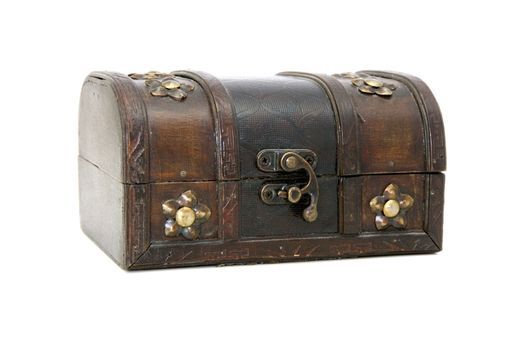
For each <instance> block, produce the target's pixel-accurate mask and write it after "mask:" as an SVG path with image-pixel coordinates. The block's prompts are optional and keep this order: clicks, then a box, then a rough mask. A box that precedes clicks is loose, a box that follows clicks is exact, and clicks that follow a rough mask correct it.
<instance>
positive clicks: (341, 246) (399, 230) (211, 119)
mask: <svg viewBox="0 0 525 350" xmlns="http://www.w3.org/2000/svg"><path fill="white" fill-rule="evenodd" d="M79 141H80V149H79V182H80V214H81V226H82V229H83V231H84V232H85V233H86V234H87V235H88V236H89V237H91V239H92V240H93V241H94V242H96V243H97V244H98V245H99V246H100V248H102V249H103V250H104V251H105V252H106V253H107V254H108V255H109V256H110V257H111V258H112V259H113V260H115V261H116V262H117V263H118V264H119V265H120V266H122V267H123V268H125V269H148V268H162V267H183V266H195V265H222V264H237V263H241V264H243V263H260V262H280V261H302V260H315V259H327V258H345V257H358V256H370V255H387V254H402V253H432V252H436V251H439V250H441V242H442V222H443V199H444V175H443V174H442V173H441V172H442V171H444V170H445V161H446V160H445V138H444V130H443V123H442V118H441V114H440V111H439V107H438V105H437V103H436V101H435V99H434V97H433V95H432V93H431V92H430V90H429V88H428V87H427V86H426V85H425V84H424V83H423V82H422V81H421V80H419V79H418V78H415V77H413V76H410V75H406V74H400V73H392V72H382V71H362V72H358V73H355V74H354V73H342V74H335V75H323V74H309V73H300V72H285V73H280V74H278V75H276V76H275V77H270V78H261V79H221V80H219V79H217V78H215V77H214V76H212V75H210V74H207V73H202V72H195V71H175V72H171V73H159V72H149V73H145V74H130V75H129V76H127V75H122V74H118V73H109V72H94V73H92V74H90V75H89V76H88V77H87V79H86V81H85V83H84V85H83V88H82V93H81V100H80V116H79Z"/></svg>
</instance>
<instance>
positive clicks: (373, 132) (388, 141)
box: [340, 79, 426, 174]
mask: <svg viewBox="0 0 525 350" xmlns="http://www.w3.org/2000/svg"><path fill="white" fill-rule="evenodd" d="M340 81H341V83H342V84H343V85H344V87H345V89H346V91H347V93H348V95H349V98H350V99H351V100H352V101H353V104H354V109H355V112H356V113H357V115H358V119H359V122H358V139H359V154H360V155H359V162H360V164H359V169H360V174H381V173H399V172H425V171H426V167H425V156H426V153H425V152H426V149H425V135H424V133H423V131H424V126H423V124H422V119H421V116H420V111H419V108H418V105H417V103H416V101H415V99H414V97H413V95H412V93H411V92H410V90H409V89H408V88H407V87H406V86H405V85H403V84H400V83H399V82H397V81H395V80H387V79H385V81H386V82H387V83H390V84H396V86H397V89H396V90H395V93H394V95H393V96H391V97H389V98H384V97H381V96H377V95H368V94H363V93H361V92H359V91H358V89H357V88H356V87H355V86H354V85H353V84H352V82H351V80H350V79H340Z"/></svg>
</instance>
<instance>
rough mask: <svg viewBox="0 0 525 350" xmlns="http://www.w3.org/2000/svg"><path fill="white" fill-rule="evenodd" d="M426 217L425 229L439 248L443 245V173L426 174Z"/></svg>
mask: <svg viewBox="0 0 525 350" xmlns="http://www.w3.org/2000/svg"><path fill="white" fill-rule="evenodd" d="M427 181H428V191H427V196H428V197H427V198H428V204H427V214H428V215H427V218H426V222H425V231H426V232H427V233H428V235H429V236H430V238H432V240H433V241H434V243H435V244H436V246H437V247H438V248H439V250H441V249H442V245H443V208H444V204H445V193H444V192H445V175H444V174H428V175H427Z"/></svg>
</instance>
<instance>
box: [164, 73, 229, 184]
mask: <svg viewBox="0 0 525 350" xmlns="http://www.w3.org/2000/svg"><path fill="white" fill-rule="evenodd" d="M172 73H173V74H175V75H177V76H181V77H184V78H188V79H192V80H194V81H196V82H197V83H198V84H199V85H200V86H201V87H202V88H203V90H204V91H205V92H206V95H207V96H208V100H209V101H210V107H211V110H212V114H213V117H214V120H215V130H216V133H215V135H216V142H217V163H218V176H217V179H218V180H219V181H220V180H238V179H239V137H238V133H237V127H236V124H235V107H234V105H233V102H232V100H231V97H230V95H229V94H228V92H227V91H226V89H225V88H224V86H223V85H222V83H221V82H220V81H219V79H217V78H215V77H214V76H213V75H211V74H209V73H204V72H196V71H175V72H172Z"/></svg>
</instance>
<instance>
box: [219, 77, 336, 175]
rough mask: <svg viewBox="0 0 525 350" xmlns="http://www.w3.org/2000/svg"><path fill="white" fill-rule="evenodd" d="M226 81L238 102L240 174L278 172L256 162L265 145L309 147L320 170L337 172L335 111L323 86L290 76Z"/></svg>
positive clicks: (320, 172) (268, 146)
mask: <svg viewBox="0 0 525 350" xmlns="http://www.w3.org/2000/svg"><path fill="white" fill-rule="evenodd" d="M222 82H223V85H224V86H225V87H226V89H227V90H228V92H229V94H230V95H231V97H232V99H233V101H234V104H235V109H236V122H237V130H238V133H239V146H240V147H239V151H240V167H241V177H243V178H247V177H248V178H249V177H261V176H272V177H274V176H275V175H272V174H268V173H264V172H261V171H260V170H259V169H258V168H257V165H256V156H257V153H258V152H259V151H260V150H262V149H265V148H307V149H311V150H313V151H314V152H316V153H317V155H318V157H319V162H318V165H317V169H316V173H317V174H318V175H319V174H323V175H324V174H335V172H336V142H337V141H336V125H335V117H334V114H333V111H332V107H331V105H330V101H329V99H328V97H327V96H326V95H325V92H324V91H323V90H322V88H321V87H320V86H318V85H317V84H316V83H315V82H313V81H311V80H307V79H302V78H292V77H273V78H269V79H257V80H247V79H224V80H223V81H222ZM277 176H278V175H277Z"/></svg>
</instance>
